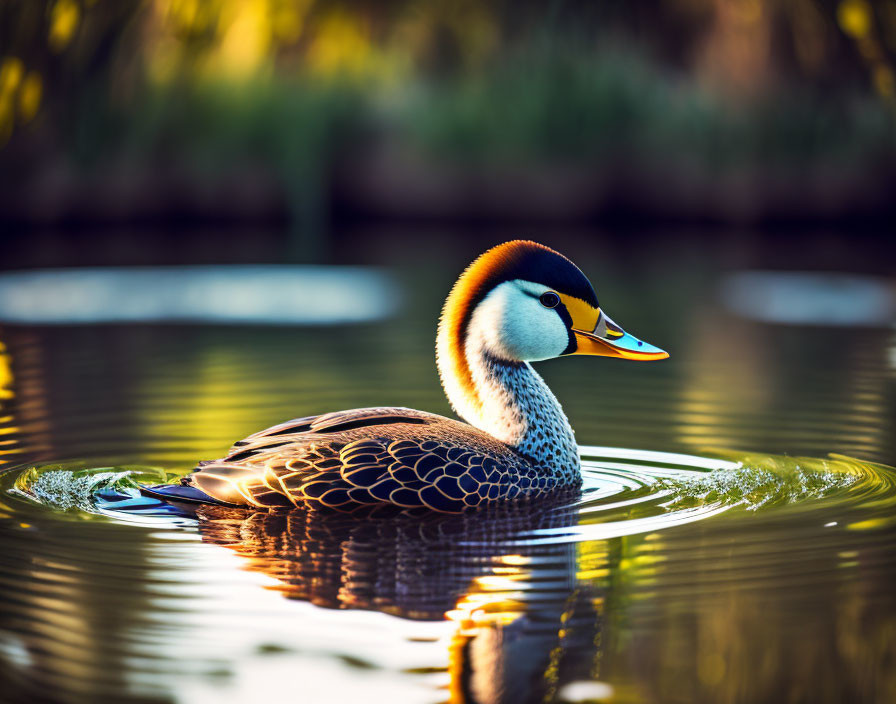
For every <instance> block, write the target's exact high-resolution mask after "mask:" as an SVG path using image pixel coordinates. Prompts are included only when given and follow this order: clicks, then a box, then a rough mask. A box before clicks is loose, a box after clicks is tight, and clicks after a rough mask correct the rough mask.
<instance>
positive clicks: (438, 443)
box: [183, 408, 543, 511]
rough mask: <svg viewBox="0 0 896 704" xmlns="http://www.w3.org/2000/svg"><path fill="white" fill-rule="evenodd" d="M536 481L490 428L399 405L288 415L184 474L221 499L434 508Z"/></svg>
mask: <svg viewBox="0 0 896 704" xmlns="http://www.w3.org/2000/svg"><path fill="white" fill-rule="evenodd" d="M542 481H543V479H542V478H541V477H539V476H538V474H537V473H536V471H535V470H534V469H533V468H532V467H531V465H529V463H528V462H527V461H526V460H525V459H524V458H523V457H522V456H521V455H518V454H517V453H516V452H514V451H513V450H511V449H510V448H509V447H507V446H506V445H503V444H502V443H500V442H498V441H497V440H495V439H494V438H492V437H491V436H489V435H487V434H485V433H483V432H481V431H479V430H477V429H475V428H473V427H472V426H470V425H467V424H465V423H460V422H458V421H455V420H451V419H449V418H444V417H442V416H438V415H435V414H432V413H423V412H421V411H415V410H411V409H407V408H360V409H354V410H350V411H340V412H337V413H328V414H325V415H321V416H309V417H307V418H298V419H295V420H292V421H287V422H286V423H281V424H279V425H276V426H273V427H271V428H268V429H266V430H263V431H261V432H259V433H255V434H254V435H251V436H249V437H248V438H246V439H245V440H242V441H240V442H238V443H236V445H234V447H233V449H232V451H231V453H230V454H229V455H228V456H227V457H224V458H223V459H221V460H213V461H211V462H206V463H202V464H201V465H200V467H199V468H198V469H197V470H196V471H195V472H193V473H192V474H190V475H188V476H187V477H185V478H184V480H183V482H184V483H185V484H186V485H188V486H192V487H195V488H197V489H199V490H200V491H202V492H204V493H206V494H208V495H209V496H210V497H212V498H213V499H215V500H217V501H220V502H224V503H228V504H237V505H252V506H289V505H298V504H300V503H310V504H312V505H315V504H317V505H321V506H326V507H331V508H340V509H352V508H354V507H357V506H360V505H365V504H367V505H371V504H373V505H376V504H394V505H396V506H401V507H406V508H415V507H428V508H431V509H435V510H437V511H459V510H462V509H463V508H464V507H466V506H477V505H479V504H481V503H484V502H487V501H491V500H495V499H500V498H514V497H516V496H518V495H520V494H521V493H523V492H524V491H526V490H528V489H538V488H541V487H540V482H542ZM526 493H528V492H527V491H526Z"/></svg>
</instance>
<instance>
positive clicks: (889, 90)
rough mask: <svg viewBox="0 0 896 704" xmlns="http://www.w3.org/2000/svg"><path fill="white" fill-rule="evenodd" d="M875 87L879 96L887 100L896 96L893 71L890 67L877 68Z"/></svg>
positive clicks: (881, 66)
mask: <svg viewBox="0 0 896 704" xmlns="http://www.w3.org/2000/svg"><path fill="white" fill-rule="evenodd" d="M874 87H875V88H876V89H877V92H878V94H879V95H882V96H883V97H885V98H892V97H893V96H894V95H896V90H894V87H896V86H894V79H893V69H891V68H890V67H889V66H883V65H880V66H877V67H876V68H875V69H874Z"/></svg>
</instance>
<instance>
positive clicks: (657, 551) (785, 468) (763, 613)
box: [0, 250, 896, 704]
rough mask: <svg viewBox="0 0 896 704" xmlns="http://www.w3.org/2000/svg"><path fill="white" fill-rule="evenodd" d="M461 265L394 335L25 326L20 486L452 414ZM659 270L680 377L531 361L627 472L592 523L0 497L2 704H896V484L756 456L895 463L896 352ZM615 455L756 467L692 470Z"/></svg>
mask: <svg viewBox="0 0 896 704" xmlns="http://www.w3.org/2000/svg"><path fill="white" fill-rule="evenodd" d="M446 251H447V250H446ZM462 254H463V257H461V256H460V255H458V258H457V262H456V263H457V267H460V266H462V264H463V263H465V257H466V253H465V252H464V253H462ZM639 256H640V255H639ZM415 261H416V259H415ZM583 264H584V265H585V266H586V268H588V269H589V270H591V264H592V263H591V262H583ZM450 268H451V267H449V266H447V265H446V268H445V277H444V281H443V282H442V283H444V286H440V285H438V282H436V281H433V280H430V279H431V278H432V272H429V271H425V272H418V273H417V274H409V277H408V280H409V281H410V282H411V284H412V285H408V286H407V287H406V289H405V290H407V291H413V292H414V295H413V296H409V297H408V301H407V302H406V303H407V305H408V306H409V307H410V306H414V307H415V308H414V309H413V310H411V311H410V312H409V314H408V317H407V319H404V318H402V319H393V320H389V321H384V322H381V323H379V324H378V325H377V326H376V327H373V326H350V327H338V326H337V327H330V328H326V331H325V332H323V331H322V329H321V328H314V327H302V328H295V329H287V328H281V329H273V328H263V327H255V328H252V329H251V333H250V332H248V331H247V329H246V328H239V327H203V328H194V327H188V326H183V327H175V326H167V327H166V326H133V325H131V326H105V327H104V326H84V327H80V328H49V327H48V328H37V327H5V328H3V330H2V342H3V343H4V344H5V345H6V347H5V349H4V350H2V351H0V465H2V466H4V467H8V466H9V465H11V464H12V463H15V464H16V465H21V464H22V463H26V462H27V463H35V462H40V461H49V462H52V463H54V464H55V466H56V468H57V469H58V470H59V471H60V472H68V473H69V474H71V473H73V472H74V471H77V469H81V470H83V469H84V468H97V467H106V468H107V470H108V469H109V468H112V467H115V466H117V465H130V466H133V465H135V464H137V463H139V464H140V465H152V466H154V467H161V468H162V473H163V474H164V473H165V472H167V473H168V474H169V475H171V476H173V475H175V474H182V473H183V472H185V471H188V469H189V467H190V466H192V465H193V463H195V461H197V460H199V459H202V458H204V457H210V456H218V455H220V453H221V451H222V450H223V449H224V448H226V447H228V446H229V445H230V444H231V443H232V441H233V440H234V439H236V438H239V437H243V436H245V435H247V434H249V433H251V432H253V431H255V430H258V429H259V428H261V427H264V426H266V425H270V424H272V423H274V422H277V421H279V420H282V419H283V418H288V417H298V416H302V415H307V414H310V413H319V412H322V411H326V410H332V409H338V408H345V407H352V406H368V405H376V404H396V405H409V406H413V407H417V408H423V409H426V410H432V411H435V412H441V413H449V412H450V411H449V410H448V408H447V404H446V403H445V401H444V398H443V395H442V392H441V390H440V389H439V386H438V381H437V379H436V375H435V369H434V364H433V360H432V337H433V333H434V330H433V327H434V320H435V311H437V310H438V308H439V305H440V303H441V298H442V296H443V295H444V292H445V287H447V286H448V285H450V280H449V279H450V278H452V277H453V275H454V273H456V271H453V270H452V271H451V272H450V275H449V273H448V269H450ZM600 268H601V263H600V262H597V270H600ZM603 268H604V273H603V274H601V275H599V276H598V277H597V278H598V279H599V280H600V282H601V295H602V296H604V297H606V298H607V299H610V300H613V301H614V308H615V307H616V305H619V310H620V316H624V317H626V318H631V319H632V320H633V323H634V321H635V320H637V318H638V315H637V314H638V312H639V311H638V303H637V302H636V301H635V302H632V301H628V305H630V306H632V308H633V309H634V311H633V310H624V306H625V305H626V292H627V291H628V290H630V287H631V285H632V281H631V280H629V279H626V280H622V279H620V278H619V277H618V276H617V277H616V278H614V275H613V272H612V271H611V270H610V269H611V267H610V265H609V264H604V265H603ZM662 268H663V270H664V271H672V272H681V274H680V276H679V277H678V278H675V277H674V276H673V277H672V278H671V279H670V278H666V279H665V280H660V279H659V278H658V279H656V281H655V282H654V283H650V282H646V283H645V285H655V286H657V287H658V290H657V291H656V292H654V291H650V292H648V293H645V294H644V298H645V299H650V300H659V299H660V298H661V295H663V296H665V297H666V299H668V301H669V303H668V308H671V309H674V310H676V311H681V312H682V317H676V318H674V319H671V318H670V319H668V320H666V319H665V318H664V317H663V316H662V315H661V314H660V313H656V315H655V319H653V320H651V319H650V318H649V317H647V318H645V316H650V315H651V312H650V311H641V313H642V314H641V316H640V318H641V319H640V321H638V323H639V325H638V326H639V327H643V328H645V329H657V330H659V331H660V334H658V335H657V338H658V339H663V340H672V341H673V343H674V344H675V345H677V346H678V348H677V349H672V350H671V351H672V353H673V356H672V359H671V360H670V362H669V364H668V365H654V366H653V367H650V368H649V369H646V370H645V369H644V368H643V367H644V366H648V365H642V366H640V367H639V366H638V365H631V366H626V365H621V364H619V365H613V364H611V363H608V364H606V365H593V366H586V365H585V364H579V363H577V361H576V360H559V361H557V362H556V363H546V364H544V365H542V369H543V371H544V373H545V376H546V377H547V378H548V380H549V382H550V383H551V385H552V388H553V389H554V390H555V391H556V393H557V395H558V397H559V398H560V399H561V401H562V402H563V403H564V407H565V408H566V409H567V410H568V412H569V414H570V417H571V419H572V421H573V425H574V427H575V428H576V430H577V432H578V438H579V441H580V442H581V443H600V444H601V445H613V446H616V448H617V449H615V450H612V449H609V448H606V447H601V448H594V447H589V448H586V450H587V452H588V453H590V454H592V455H593V454H595V453H597V454H599V456H594V457H591V459H590V461H593V462H594V464H593V465H591V466H589V470H590V472H591V473H587V472H586V474H587V475H588V476H586V479H587V480H588V484H587V485H586V493H585V495H584V496H583V497H582V498H581V499H579V500H577V501H576V502H572V504H571V505H562V506H550V507H548V506H545V507H543V510H540V511H538V512H535V513H533V514H531V515H526V516H515V515H513V513H512V512H511V513H509V514H507V515H500V514H493V515H490V516H488V517H487V518H483V517H480V518H479V519H471V518H464V517H455V518H450V519H439V520H438V521H434V522H429V521H420V520H416V521H415V520H409V519H407V518H404V519H400V518H395V517H393V518H387V517H379V518H376V517H369V518H367V519H363V520H360V521H359V520H358V519H352V521H351V522H347V521H346V520H345V519H344V517H343V518H339V517H331V518H322V517H321V516H320V515H312V514H304V513H301V512H296V513H295V515H291V516H283V515H277V514H251V513H248V512H244V513H240V512H235V513H233V512H228V511H223V510H221V509H203V510H202V511H201V514H200V515H199V516H197V517H195V518H190V519H183V520H181V521H180V522H172V521H171V520H170V519H162V518H156V519H150V517H143V518H140V517H137V516H134V517H132V520H129V521H126V520H123V519H122V518H121V517H120V516H119V517H110V516H109V515H108V514H107V515H103V514H102V513H98V512H97V511H96V510H95V506H93V505H92V504H90V503H86V504H83V503H78V502H77V501H75V502H73V503H71V504H63V503H62V502H57V501H56V500H55V499H51V498H50V497H51V494H45V495H43V499H45V501H44V503H41V502H40V500H35V497H34V496H29V495H27V492H21V491H20V492H18V493H15V492H14V493H8V492H7V491H6V490H7V489H11V488H15V487H14V485H15V480H16V477H17V476H18V474H19V473H18V470H15V471H13V472H5V473H0V489H2V490H3V491H2V492H0V548H2V549H0V586H2V587H3V590H4V592H3V593H4V597H3V599H0V661H2V662H0V665H2V666H0V692H2V693H3V694H2V696H3V697H4V698H5V699H7V700H9V701H29V700H38V701H39V700H41V699H43V700H47V701H60V702H84V701H103V700H106V701H115V702H123V701H140V702H148V701H152V702H158V701H176V700H180V701H210V700H214V701H216V702H218V703H219V704H220V703H222V702H227V701H248V700H258V699H262V698H274V697H280V698H288V697H293V698H294V697H296V696H298V694H297V692H300V693H301V696H302V698H303V701H308V702H313V701H326V702H333V701H356V700H358V699H362V698H366V699H374V700H378V699H380V698H381V699H383V700H390V699H391V700H400V701H420V702H427V703H428V704H432V702H433V701H444V700H446V699H449V698H451V699H453V700H454V701H482V702H500V701H507V702H516V701H526V699H525V697H526V696H531V698H532V699H538V700H539V701H551V700H556V699H558V698H560V699H562V698H563V697H569V696H573V694H574V693H575V692H586V693H587V692H592V693H594V692H597V693H598V694H599V695H600V696H601V697H603V696H607V695H608V696H610V697H611V699H612V700H613V701H621V702H641V701H645V702H646V701H651V702H653V701H668V702H707V703H709V702H713V703H717V702H732V703H733V702H739V701H781V700H785V701H813V702H840V701H870V702H889V701H893V700H896V683H894V676H896V675H894V669H893V668H892V667H891V666H890V665H891V663H892V662H894V660H896V642H894V638H893V634H894V633H896V599H894V594H893V589H892V585H893V584H894V583H896V554H894V545H896V536H894V530H896V525H894V523H893V515H894V513H893V512H894V505H896V501H894V495H896V489H894V477H893V473H892V470H889V469H887V468H885V467H878V466H874V465H871V464H870V463H867V462H857V461H855V460H849V459H844V458H838V459H834V460H831V459H824V460H816V461H814V462H806V461H804V460H799V459H794V458H780V457H770V456H769V455H768V454H767V453H768V452H773V451H776V450H777V451H785V452H790V453H794V454H808V455H816V456H819V457H826V456H827V453H828V452H832V451H839V452H844V453H848V454H854V455H858V456H861V457H863V458H865V459H868V460H873V461H881V462H885V463H888V464H893V462H894V459H896V445H894V441H896V438H894V436H893V433H892V432H890V428H891V426H892V422H893V418H894V414H896V406H894V399H896V396H894V390H896V387H894V386H893V382H894V380H896V376H894V374H893V370H894V363H893V359H894V355H893V349H894V347H893V344H894V342H893V341H894V338H893V334H892V331H889V330H881V329H877V330H875V329H853V330H851V331H850V333H849V334H848V335H835V336H832V335H831V333H830V331H829V330H824V329H817V328H811V327H802V328H789V327H783V326H779V325H768V324H765V323H761V322H756V321H752V320H747V319H744V318H741V317H735V316H732V315H730V314H729V313H727V312H726V311H725V310H724V309H722V308H721V307H720V306H719V305H718V304H717V303H716V302H715V301H714V300H713V297H712V296H713V294H712V291H713V290H714V289H713V286H714V279H713V278H712V276H711V274H712V272H709V271H705V270H704V271H699V270H698V269H695V267H694V266H690V265H688V266H684V265H682V266H670V265H669V264H668V262H663V267H662ZM694 271H698V273H699V276H698V275H695V274H694ZM414 276H417V277H418V278H417V279H414ZM670 276H671V275H670ZM651 281H653V279H651ZM654 294H656V295H654ZM617 301H618V304H617V303H616V302H617ZM633 312H634V313H635V315H632V313H633ZM664 326H665V327H664ZM586 391H587V393H586ZM607 399H609V400H611V402H609V401H608V402H604V400H607ZM626 446H628V447H635V448H642V449H648V450H668V451H671V452H695V451H696V450H695V448H701V449H702V448H705V447H707V446H711V447H719V446H724V447H726V448H729V449H730V448H732V447H733V448H754V449H756V450H758V451H759V452H752V453H743V452H730V451H728V452H716V451H713V452H708V453H707V456H709V457H714V458H722V459H724V460H726V461H727V463H721V462H719V461H715V462H713V463H712V464H711V465H699V464H697V463H696V460H695V458H693V457H691V458H689V459H688V460H687V461H686V462H684V460H678V461H676V460H674V459H672V458H670V457H669V456H665V457H662V458H660V457H658V453H656V452H646V453H643V452H642V453H633V452H631V451H628V450H622V449H618V448H621V447H626ZM614 453H615V454H614ZM66 458H82V462H81V463H80V464H77V463H66V462H63V461H62V460H65V459H66ZM682 462H684V464H682ZM738 462H742V463H743V464H744V465H745V466H746V469H745V470H744V471H742V472H741V473H740V474H739V473H738V471H740V470H737V469H736V467H732V466H730V465H736V464H737V463H738ZM620 465H625V466H623V467H620ZM28 466H31V465H30V464H29V465H28ZM710 466H711V467H716V468H719V467H724V466H727V467H728V470H726V471H727V474H726V473H725V472H722V473H716V474H714V475H711V478H709V477H707V475H705V474H704V471H705V470H706V469H709V468H710ZM816 470H817V471H816ZM688 472H690V473H691V474H694V475H697V474H698V472H699V476H690V475H689V476H690V478H689V479H688V480H687V481H678V480H679V479H682V476H681V475H682V473H688ZM670 473H674V474H676V477H673V479H675V481H670V476H669V475H670ZM807 473H808V474H809V475H812V476H808V477H807ZM13 475H16V476H13ZM816 475H817V476H816ZM819 476H820V477H823V479H822V480H818V477H819ZM824 477H826V479H825V478H824ZM831 477H834V478H836V479H837V481H834V480H833V479H831ZM155 481H158V479H155ZM757 482H758V483H757ZM830 482H833V483H830ZM85 485H89V482H85ZM738 492H740V493H738ZM757 497H758V498H757ZM37 499H41V497H37ZM766 499H768V500H766ZM744 501H745V502H746V503H744ZM48 503H50V504H53V506H54V507H55V508H51V507H50V506H48V505H47V504H48ZM63 505H70V509H69V510H68V511H61V510H58V509H59V508H60V507H62V506H63ZM747 508H752V509H755V510H746V509H747ZM486 515H487V514H483V516H486ZM138 518H139V520H138ZM691 519H693V520H691ZM698 519H699V520H698ZM688 521H689V522H688ZM284 597H285V598H284ZM583 683H584V684H587V685H588V686H591V689H588V688H587V687H584V684H583ZM580 685H581V686H580ZM583 687H584V688H583ZM595 696H596V695H595Z"/></svg>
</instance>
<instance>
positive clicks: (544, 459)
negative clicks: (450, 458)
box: [446, 336, 581, 485]
mask: <svg viewBox="0 0 896 704" xmlns="http://www.w3.org/2000/svg"><path fill="white" fill-rule="evenodd" d="M476 343H477V340H476V338H475V336H472V337H471V338H470V339H468V340H467V345H466V353H467V361H468V363H469V365H470V371H471V373H472V381H473V384H474V386H475V389H476V394H477V396H478V399H479V401H480V402H481V407H480V408H481V411H480V412H479V413H476V414H475V417H467V418H465V420H466V421H467V422H469V423H470V424H471V425H473V426H475V427H477V428H479V429H480V430H483V431H485V432H486V433H488V434H489V435H491V436H493V437H495V438H497V439H498V440H500V441H501V442H503V443H506V444H507V445H510V446H511V447H513V448H514V449H515V450H516V451H517V452H520V453H521V454H523V455H525V456H526V457H527V458H528V459H529V460H530V461H531V462H532V463H533V464H534V465H535V466H536V467H538V468H539V469H542V470H544V471H546V472H548V473H550V474H551V475H553V476H555V477H557V479H558V481H559V483H560V484H563V485H567V484H577V483H578V482H579V481H580V480H581V469H580V464H579V452H578V446H577V445H576V441H575V434H574V433H573V430H572V428H571V427H570V425H569V421H568V420H567V418H566V414H564V413H563V409H562V408H561V406H560V402H559V401H557V398H556V397H555V396H554V394H553V393H551V390H550V389H549V388H548V385H547V384H546V383H545V382H544V380H543V379H542V378H541V376H539V374H538V373H537V372H536V371H535V370H534V369H533V368H532V367H531V365H529V364H528V363H527V362H510V361H506V360H501V359H498V358H496V357H494V356H493V355H491V354H489V353H488V352H486V351H485V350H483V349H482V347H480V346H479V345H477V344H476ZM446 392H447V389H446ZM449 399H450V396H449ZM450 400H451V401H452V404H453V405H454V406H455V408H456V409H458V408H461V407H467V408H469V404H455V403H454V399H450Z"/></svg>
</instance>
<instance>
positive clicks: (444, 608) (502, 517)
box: [196, 497, 603, 704]
mask: <svg viewBox="0 0 896 704" xmlns="http://www.w3.org/2000/svg"><path fill="white" fill-rule="evenodd" d="M566 499H567V500H565V501H564V500H563V497H558V498H557V500H555V501H553V502H552V503H551V504H549V505H545V504H541V505H539V506H538V507H537V508H536V507H533V506H532V505H519V506H495V507H490V508H487V509H485V510H480V511H477V512H474V513H467V514H460V515H434V514H413V513H411V514H409V513H402V514H377V515H367V516H362V517H359V516H357V515H355V514H341V513H324V512H320V511H314V510H306V509H302V508H299V509H293V510H290V511H284V512H259V511H252V510H248V509H233V508H224V507H220V506H201V507H199V508H198V509H197V515H196V517H197V519H198V521H199V530H200V534H201V536H202V540H203V541H204V542H208V543H213V544H215V545H221V546H224V547H227V548H229V549H231V550H233V551H235V552H237V553H239V554H240V555H242V556H243V557H245V558H246V559H247V560H248V564H249V567H250V569H252V570H257V571H259V572H263V573H264V574H266V575H268V576H270V577H273V578H275V579H276V580H277V585H278V586H276V587H274V588H275V589H279V590H280V591H281V592H282V593H283V595H284V596H286V597H287V598H291V599H302V600H307V601H310V602H312V603H314V604H317V605H319V606H323V607H327V608H340V609H341V608H352V609H372V610H377V611H382V612H385V613H389V614H393V615H395V616H399V617H403V618H408V619H418V620H442V619H445V618H448V619H450V620H452V621H453V622H454V623H456V625H457V630H456V632H455V635H454V637H453V640H452V646H451V652H450V654H449V655H450V657H449V662H450V665H449V672H450V676H451V695H452V696H451V700H452V701H458V702H481V703H483V704H484V703H486V702H489V703H491V702H529V701H533V702H534V701H539V702H541V701H550V700H552V699H554V698H555V695H556V693H557V692H558V691H559V689H560V688H561V687H562V686H563V684H564V683H566V682H571V681H576V680H582V679H594V678H597V677H598V675H599V672H598V671H597V666H598V664H599V657H598V655H599V653H598V644H599V643H600V642H601V629H602V605H603V599H602V597H601V595H600V594H599V593H597V591H596V589H595V587H594V586H593V585H591V584H589V583H586V582H580V581H579V580H578V579H577V549H576V547H575V544H574V543H572V542H563V541H557V540H556V539H553V540H552V541H550V542H548V541H546V540H545V539H544V537H543V536H541V537H540V536H539V532H541V531H544V530H546V529H548V530H550V531H551V534H552V538H556V536H557V535H558V534H560V535H562V533H563V529H564V528H572V527H574V526H575V525H576V524H577V522H578V510H577V509H576V508H575V507H573V506H570V502H569V501H568V497H566Z"/></svg>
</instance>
